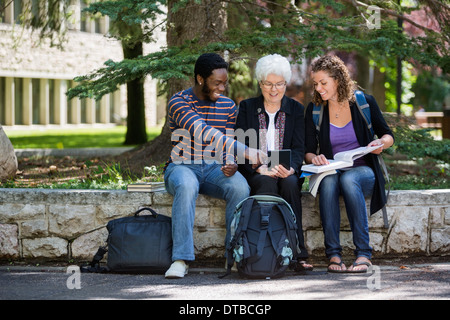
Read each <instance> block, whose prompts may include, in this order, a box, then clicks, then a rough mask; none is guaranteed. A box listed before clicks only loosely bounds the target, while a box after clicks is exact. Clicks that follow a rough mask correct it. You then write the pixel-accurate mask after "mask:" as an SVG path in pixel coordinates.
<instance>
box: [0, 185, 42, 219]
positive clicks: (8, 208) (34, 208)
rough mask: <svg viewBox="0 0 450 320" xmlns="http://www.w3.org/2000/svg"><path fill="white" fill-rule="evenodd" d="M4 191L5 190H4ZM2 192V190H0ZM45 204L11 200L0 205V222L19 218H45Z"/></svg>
mask: <svg viewBox="0 0 450 320" xmlns="http://www.w3.org/2000/svg"><path fill="white" fill-rule="evenodd" d="M2 192H3V191H2ZM0 193H1V192H0ZM44 215H45V205H44V204H35V203H31V202H30V203H27V202H21V203H16V202H10V203H3V204H2V205H0V222H4V223H9V222H16V221H18V220H29V219H36V218H42V219H43V218H44Z"/></svg>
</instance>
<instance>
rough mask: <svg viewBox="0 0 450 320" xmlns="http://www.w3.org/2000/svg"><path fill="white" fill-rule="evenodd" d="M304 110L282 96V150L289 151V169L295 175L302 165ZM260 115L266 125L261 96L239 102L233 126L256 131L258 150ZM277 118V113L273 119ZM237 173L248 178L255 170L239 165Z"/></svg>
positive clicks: (297, 103)
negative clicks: (292, 170)
mask: <svg viewBox="0 0 450 320" xmlns="http://www.w3.org/2000/svg"><path fill="white" fill-rule="evenodd" d="M304 110H305V108H304V107H303V105H302V104H301V103H299V102H297V101H295V100H293V99H291V98H289V97H286V96H284V97H283V99H282V100H281V108H280V111H283V112H285V114H286V122H285V129H284V138H283V149H291V167H292V168H294V170H295V172H296V173H297V174H299V173H300V168H301V166H302V164H303V158H304V156H305V124H304ZM260 113H264V114H265V116H266V123H267V124H268V123H269V119H268V118H269V116H268V115H267V113H265V109H264V98H263V96H262V95H261V96H259V97H255V98H250V99H246V100H243V101H241V103H240V104H239V109H238V116H237V120H236V126H235V129H243V130H244V132H245V131H246V130H248V129H254V130H256V135H257V143H258V148H259V120H258V115H259V114H260ZM277 117H278V112H277V115H276V116H275V118H277ZM275 121H276V120H275ZM241 142H242V141H241ZM245 144H246V145H247V146H248V139H247V141H245ZM253 147H254V146H253ZM287 169H289V168H287ZM239 171H240V172H241V173H242V174H243V175H244V177H246V178H248V177H249V176H250V175H252V174H254V173H255V171H256V170H255V169H253V168H252V166H251V165H250V164H248V163H246V164H245V165H239Z"/></svg>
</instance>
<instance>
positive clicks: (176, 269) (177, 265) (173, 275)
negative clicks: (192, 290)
mask: <svg viewBox="0 0 450 320" xmlns="http://www.w3.org/2000/svg"><path fill="white" fill-rule="evenodd" d="M188 269H189V266H188V265H187V264H186V263H185V262H184V261H183V260H176V261H174V262H173V263H172V265H171V266H170V268H169V270H167V271H166V275H165V277H166V278H167V279H178V278H183V277H184V276H185V275H187V273H188Z"/></svg>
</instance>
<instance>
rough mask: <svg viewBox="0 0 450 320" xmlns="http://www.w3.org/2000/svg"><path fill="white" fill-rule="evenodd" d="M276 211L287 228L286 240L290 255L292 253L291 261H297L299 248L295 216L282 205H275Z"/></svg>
mask: <svg viewBox="0 0 450 320" xmlns="http://www.w3.org/2000/svg"><path fill="white" fill-rule="evenodd" d="M277 206H278V209H279V210H280V212H281V215H282V216H283V219H284V223H285V224H286V226H287V229H288V230H289V231H288V234H287V237H288V240H289V244H290V245H291V248H292V253H293V255H294V256H293V257H292V258H293V260H297V257H298V255H299V254H300V248H299V246H298V237H297V229H298V226H297V223H296V221H295V215H294V214H293V213H291V211H290V210H289V209H288V208H286V207H285V206H282V205H279V204H278V205H277ZM289 216H292V218H293V219H289Z"/></svg>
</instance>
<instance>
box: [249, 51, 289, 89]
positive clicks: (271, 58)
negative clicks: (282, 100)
mask: <svg viewBox="0 0 450 320" xmlns="http://www.w3.org/2000/svg"><path fill="white" fill-rule="evenodd" d="M269 74H275V75H277V76H281V77H283V78H284V80H286V82H287V83H289V81H291V76H292V71H291V64H290V63H289V61H288V59H286V58H285V57H283V56H281V55H279V54H276V53H275V54H270V55H268V56H264V57H262V58H260V59H259V60H258V62H256V68H255V75H256V80H258V81H264V80H266V79H267V76H268V75H269Z"/></svg>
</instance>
